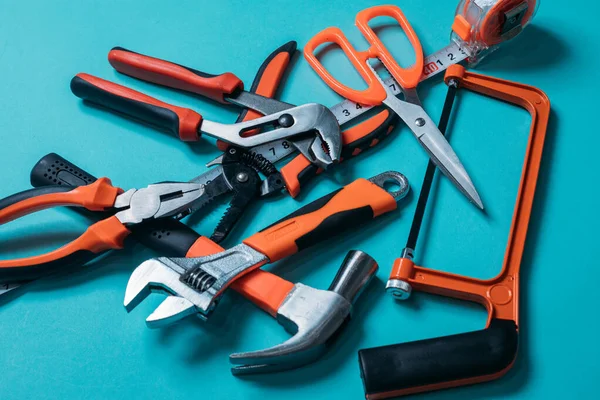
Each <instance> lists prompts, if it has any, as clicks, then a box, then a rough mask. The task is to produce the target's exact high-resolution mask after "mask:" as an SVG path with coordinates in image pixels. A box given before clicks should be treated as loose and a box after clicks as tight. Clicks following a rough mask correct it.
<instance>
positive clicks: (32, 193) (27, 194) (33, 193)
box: [0, 185, 73, 210]
mask: <svg viewBox="0 0 600 400" xmlns="http://www.w3.org/2000/svg"><path fill="white" fill-rule="evenodd" d="M71 190H73V188H72V187H69V186H59V185H52V186H46V187H43V188H34V189H29V190H24V191H22V192H19V193H15V194H13V195H12V196H8V197H5V198H3V199H2V200H0V210H2V209H4V208H6V207H9V206H12V205H13V204H15V203H18V202H20V201H23V200H27V199H30V198H32V197H37V196H42V195H45V194H51V193H64V192H69V191H71Z"/></svg>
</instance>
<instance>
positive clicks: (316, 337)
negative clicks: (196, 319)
mask: <svg viewBox="0 0 600 400" xmlns="http://www.w3.org/2000/svg"><path fill="white" fill-rule="evenodd" d="M377 269H378V267H377V263H376V262H375V260H373V259H372V258H371V257H370V256H369V255H368V254H366V253H363V252H360V251H351V252H349V253H348V255H347V256H346V259H345V260H344V263H343V264H342V266H341V268H340V270H339V271H338V274H337V275H336V277H335V279H334V281H333V283H332V284H331V286H330V288H329V290H319V289H314V288H311V287H309V286H306V285H303V284H301V283H297V284H296V285H295V286H294V289H293V290H291V291H290V293H289V294H288V296H287V297H286V299H285V300H284V302H283V303H282V304H281V306H280V307H279V310H278V311H277V321H278V322H279V323H280V324H281V325H282V326H283V327H284V328H285V329H286V330H287V331H288V332H290V333H291V334H292V335H293V336H292V337H291V338H290V339H288V340H287V341H285V342H283V343H281V344H279V345H277V346H274V347H271V348H268V349H265V350H258V351H253V352H247V353H235V354H231V355H230V357H229V359H230V361H231V363H233V364H239V365H238V366H236V367H233V368H232V370H231V371H232V373H233V374H234V375H243V374H256V373H268V372H278V371H284V370H289V369H294V368H298V367H300V366H302V365H306V364H309V363H311V362H313V361H315V360H317V359H318V358H320V357H321V356H322V355H323V354H324V353H325V351H326V350H327V345H328V344H329V343H330V342H331V339H332V338H333V337H335V336H336V334H337V333H338V331H339V330H340V329H341V328H342V326H344V322H345V321H346V320H347V319H348V318H349V317H350V313H351V311H352V304H353V302H354V300H355V299H356V298H357V297H358V296H359V294H360V293H361V291H362V289H363V288H364V287H365V286H366V285H367V284H368V282H370V280H371V278H372V277H373V276H374V275H375V273H376V272H377Z"/></svg>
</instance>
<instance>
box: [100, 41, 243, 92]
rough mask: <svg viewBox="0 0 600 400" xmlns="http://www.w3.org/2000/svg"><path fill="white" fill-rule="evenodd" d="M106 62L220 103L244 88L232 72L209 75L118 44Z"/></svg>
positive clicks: (122, 70) (151, 80)
mask: <svg viewBox="0 0 600 400" xmlns="http://www.w3.org/2000/svg"><path fill="white" fill-rule="evenodd" d="M108 61H109V62H110V65H112V66H113V67H114V68H115V69H116V70H117V71H119V72H121V73H122V74H126V75H129V76H133V77H135V78H138V79H142V80H144V81H148V82H152V83H156V84H159V85H163V86H167V87H171V88H175V89H179V90H185V91H186V92H192V93H196V94H199V95H201V96H204V97H208V98H210V99H212V100H215V101H218V102H221V103H226V101H225V97H226V96H230V95H233V94H234V93H235V92H237V91H240V90H244V83H243V82H242V81H241V80H240V78H238V77H237V76H235V75H234V74H232V73H231V72H226V73H224V74H221V75H210V74H206V73H204V72H200V71H196V70H194V69H191V68H187V67H184V66H182V65H178V64H174V63H172V62H169V61H165V60H161V59H159V58H154V57H149V56H145V55H143V54H139V53H134V52H132V51H129V50H126V49H123V48H121V47H115V48H114V49H112V50H111V51H110V53H108Z"/></svg>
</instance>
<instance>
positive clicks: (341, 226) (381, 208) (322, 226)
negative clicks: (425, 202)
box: [244, 179, 396, 262]
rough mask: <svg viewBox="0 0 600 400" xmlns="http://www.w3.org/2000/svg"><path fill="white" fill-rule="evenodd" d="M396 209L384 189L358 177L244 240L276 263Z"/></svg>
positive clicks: (392, 198)
mask: <svg viewBox="0 0 600 400" xmlns="http://www.w3.org/2000/svg"><path fill="white" fill-rule="evenodd" d="M395 209H396V200H395V199H394V197H392V195H390V194H389V193H388V192H387V191H386V190H385V189H383V188H381V187H379V186H377V185H375V184H374V183H372V182H370V181H368V180H366V179H358V180H356V181H354V182H352V183H351V184H349V185H347V186H345V187H344V188H342V189H339V190H337V191H335V192H333V193H331V194H329V195H327V196H324V197H322V198H320V199H318V200H316V201H314V202H312V203H310V204H308V205H306V206H304V207H302V208H301V209H299V210H298V211H296V212H294V213H292V214H290V215H288V216H287V217H285V218H283V219H282V220H280V221H279V222H277V223H275V224H274V225H272V226H270V227H268V228H266V229H264V230H262V231H261V232H259V233H257V234H255V235H253V236H251V237H249V238H247V239H246V240H244V243H245V244H246V245H248V246H250V247H252V248H254V249H255V250H257V251H259V252H261V253H263V254H265V255H266V256H267V257H268V258H269V261H270V262H275V261H277V260H280V259H282V258H285V257H287V256H290V255H292V254H295V253H297V252H298V251H300V250H303V249H305V248H307V247H310V246H312V245H314V244H317V243H319V242H321V241H326V240H328V239H330V238H331V237H332V236H334V235H336V234H338V233H340V232H342V231H345V230H346V229H349V228H354V227H358V226H360V225H361V224H363V223H366V222H367V221H370V220H371V219H373V218H375V217H378V216H379V215H381V214H384V213H387V212H389V211H392V210H395Z"/></svg>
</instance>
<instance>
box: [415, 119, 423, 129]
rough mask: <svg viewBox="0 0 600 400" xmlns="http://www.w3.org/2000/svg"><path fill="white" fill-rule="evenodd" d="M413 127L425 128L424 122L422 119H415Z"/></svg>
mask: <svg viewBox="0 0 600 400" xmlns="http://www.w3.org/2000/svg"><path fill="white" fill-rule="evenodd" d="M415 125H417V126H418V127H419V128H421V127H423V126H425V120H424V119H423V118H417V119H416V120H415Z"/></svg>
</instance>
